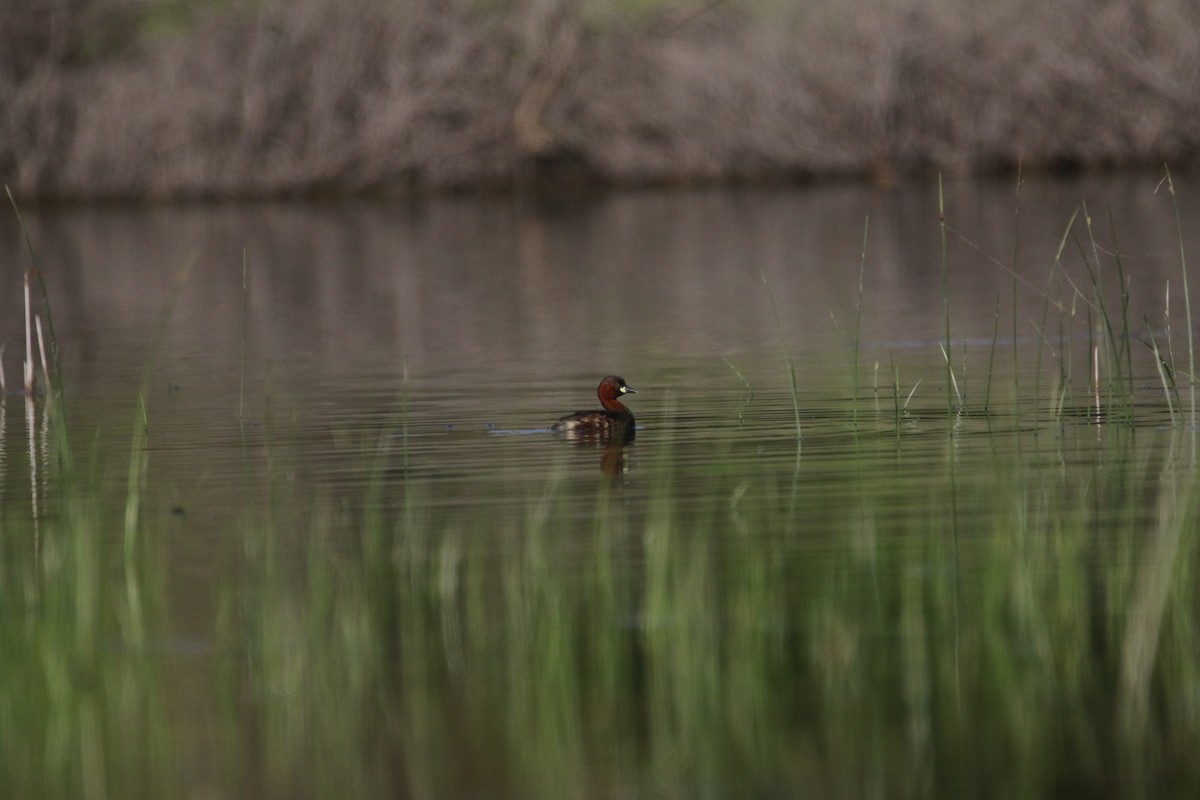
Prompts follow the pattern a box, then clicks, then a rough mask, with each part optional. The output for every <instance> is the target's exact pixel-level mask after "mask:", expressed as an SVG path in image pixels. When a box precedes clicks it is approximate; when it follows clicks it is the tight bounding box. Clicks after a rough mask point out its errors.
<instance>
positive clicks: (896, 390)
mask: <svg viewBox="0 0 1200 800" xmlns="http://www.w3.org/2000/svg"><path fill="white" fill-rule="evenodd" d="M888 358H889V360H890V361H891V365H892V406H893V408H894V409H895V417H894V418H893V420H892V422H893V425H894V426H895V428H896V447H897V452H899V446H900V370H899V369H897V368H896V358H895V356H892V355H890V354H889V355H888Z"/></svg>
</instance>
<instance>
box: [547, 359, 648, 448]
mask: <svg viewBox="0 0 1200 800" xmlns="http://www.w3.org/2000/svg"><path fill="white" fill-rule="evenodd" d="M596 394H597V396H599V398H600V405H602V406H604V410H603V411H576V412H575V413H574V414H572V415H570V416H569V417H563V418H562V419H560V420H559V421H558V422H556V423H554V427H553V428H552V430H555V431H558V432H559V433H563V434H566V435H567V437H568V438H573V439H582V440H587V441H597V442H599V441H605V440H608V439H610V438H619V439H622V440H623V441H626V442H628V441H632V440H633V433H634V426H633V412H631V411H630V410H629V409H628V408H626V407H625V406H624V405H622V404H621V401H620V400H618V399H617V398H618V397H620V396H621V395H623V394H636V392H634V390H633V389H630V388H629V387H628V386H627V385H626V384H625V379H624V378H618V377H617V376H616V375H609V376H608V377H607V378H605V379H604V380H602V381H600V387H599V388H598V389H596Z"/></svg>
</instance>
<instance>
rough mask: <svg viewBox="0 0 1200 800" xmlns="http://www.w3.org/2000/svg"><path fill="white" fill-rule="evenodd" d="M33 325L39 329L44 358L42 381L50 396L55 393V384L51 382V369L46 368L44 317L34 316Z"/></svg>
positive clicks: (39, 341)
mask: <svg viewBox="0 0 1200 800" xmlns="http://www.w3.org/2000/svg"><path fill="white" fill-rule="evenodd" d="M33 323H34V327H35V328H36V329H37V342H38V353H39V354H40V355H41V358H42V380H44V381H45V382H46V393H47V394H50V393H51V392H53V391H54V384H53V383H52V382H51V380H50V369H49V367H47V366H46V339H45V337H44V336H43V335H42V316H41V315H40V314H34V315H33Z"/></svg>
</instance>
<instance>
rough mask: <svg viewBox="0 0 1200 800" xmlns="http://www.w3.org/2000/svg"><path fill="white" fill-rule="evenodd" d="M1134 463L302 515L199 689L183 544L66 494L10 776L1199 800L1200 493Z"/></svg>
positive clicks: (314, 793) (253, 548)
mask: <svg viewBox="0 0 1200 800" xmlns="http://www.w3.org/2000/svg"><path fill="white" fill-rule="evenodd" d="M1164 435H1168V436H1170V437H1172V439H1175V438H1181V439H1182V438H1184V437H1186V436H1188V435H1190V433H1188V432H1178V431H1176V432H1170V433H1169V434H1164ZM1113 439H1114V442H1115V443H1114V444H1113V445H1112V446H1111V448H1110V449H1109V450H1108V451H1107V452H1106V454H1105V457H1104V459H1103V463H1097V464H1095V465H1094V466H1091V467H1088V468H1086V469H1083V470H1062V469H1058V468H1051V469H1042V468H1036V469H1035V468H1030V467H1029V466H1028V465H1023V464H1021V463H1018V462H1017V461H1015V460H1007V461H1004V462H1002V463H992V464H988V465H987V466H986V468H983V467H982V466H981V467H978V468H973V467H971V466H969V465H966V464H959V466H958V470H957V473H956V474H954V475H952V474H951V470H950V469H949V461H946V462H944V464H943V467H942V468H940V469H932V470H913V471H911V472H909V471H903V470H901V471H899V472H897V473H894V474H892V475H891V476H889V477H884V476H882V475H879V474H875V475H874V476H872V474H871V470H870V469H869V467H870V463H869V462H863V464H862V465H861V466H863V467H864V469H863V470H862V471H861V475H862V479H861V480H858V481H849V483H850V484H851V488H850V489H849V490H848V494H846V495H845V497H847V498H852V499H853V502H840V501H835V502H831V501H830V499H829V488H828V487H829V486H830V485H831V484H830V481H833V482H835V483H838V484H842V485H844V484H846V483H847V482H848V481H847V476H848V475H849V476H852V475H853V474H854V469H855V463H856V462H855V459H854V458H853V457H847V458H844V459H839V460H836V461H834V460H830V463H829V465H828V467H823V466H822V465H821V464H820V463H819V460H818V463H816V464H815V465H811V466H810V468H809V469H808V470H807V471H806V473H805V475H804V477H803V479H802V480H800V481H799V482H797V479H796V478H795V477H794V476H793V477H789V476H787V475H785V474H778V473H773V472H764V471H763V470H761V469H756V468H754V467H753V466H752V465H747V464H741V465H740V466H739V465H735V466H733V467H730V468H728V469H725V470H723V471H719V472H716V473H713V474H710V475H709V476H708V477H707V478H705V479H704V480H705V485H704V489H703V491H702V492H701V493H699V495H694V494H689V495H686V497H687V498H688V499H686V500H685V499H684V497H685V495H682V494H676V493H674V492H673V491H672V488H671V487H672V486H673V485H674V484H675V483H676V482H677V481H680V480H683V479H684V478H685V477H686V476H681V475H679V474H673V471H672V469H671V468H669V467H662V468H660V471H659V472H658V474H655V475H652V476H648V477H647V480H646V484H647V488H646V491H647V495H646V498H645V499H646V502H645V503H635V502H632V501H631V497H630V496H629V495H628V493H629V492H630V491H631V489H630V488H629V487H620V486H616V487H614V486H612V485H610V484H607V483H604V484H598V485H597V486H596V487H595V488H593V489H582V490H581V489H580V488H579V487H578V486H575V485H573V484H572V483H570V482H569V481H564V480H562V476H561V475H557V476H552V477H551V478H550V479H549V481H548V483H546V485H544V486H542V487H540V488H536V487H535V488H530V487H523V488H520V489H516V491H526V492H528V493H529V496H528V497H527V499H526V502H524V503H523V504H519V505H517V506H513V507H510V508H508V510H506V511H504V512H503V513H502V514H500V515H496V514H494V513H488V512H485V511H482V510H480V509H478V508H476V509H474V510H471V509H462V508H458V509H456V508H453V507H447V506H445V505H442V504H437V503H434V502H430V501H429V495H428V494H427V492H428V491H433V489H432V487H422V486H420V485H416V486H409V487H407V488H406V489H405V491H406V492H407V494H406V496H405V497H404V499H403V501H402V502H400V503H398V504H396V503H392V504H383V503H379V502H378V501H379V500H380V492H379V491H377V490H378V489H379V488H380V487H378V486H377V487H376V490H374V491H373V490H368V492H367V494H368V496H367V497H364V498H362V500H363V502H362V504H361V505H358V506H351V507H348V506H346V505H345V504H340V503H334V502H332V501H331V500H323V499H321V498H319V497H317V498H311V497H309V498H301V497H296V496H289V495H287V494H286V493H283V492H281V493H280V494H278V495H277V499H278V501H279V502H278V503H277V504H276V505H275V507H274V508H273V509H272V510H271V511H270V513H266V514H263V513H259V512H256V511H255V510H253V509H246V510H245V512H246V513H245V520H246V521H245V525H244V529H243V530H242V532H241V536H242V537H243V541H244V550H243V554H242V556H241V557H239V559H238V563H237V565H236V569H234V570H232V571H231V572H230V573H229V574H228V575H227V577H225V578H224V579H220V578H218V579H217V580H218V592H219V595H220V597H221V598H222V599H221V600H220V602H218V603H217V606H216V611H215V615H216V616H215V619H214V626H215V628H214V629H215V630H216V634H215V636H214V640H213V641H212V642H211V643H208V645H206V646H205V651H206V656H205V658H204V659H203V663H204V664H205V665H206V666H205V668H204V669H203V670H202V671H200V672H199V673H198V674H197V675H195V676H194V678H193V680H189V681H182V680H180V679H179V677H178V676H177V675H172V674H171V668H172V666H173V665H174V666H178V663H177V661H178V654H176V653H173V652H172V651H173V642H174V640H173V639H172V636H171V632H170V629H171V626H170V623H169V619H168V615H167V614H166V613H165V611H166V609H165V608H164V596H165V595H164V587H165V585H166V584H167V582H168V581H169V578H170V576H169V574H167V572H166V571H165V568H164V566H163V564H164V562H163V560H162V559H160V558H158V557H155V553H156V552H157V551H158V550H159V548H161V546H162V541H163V539H162V534H163V532H164V531H166V530H168V529H169V528H170V525H171V524H172V520H171V518H170V517H171V515H170V512H169V511H166V510H164V512H163V515H162V518H161V519H155V518H144V517H143V520H142V522H141V523H140V524H141V525H142V526H143V528H142V533H143V534H144V535H143V536H141V539H140V540H141V542H142V544H141V547H143V548H144V550H143V554H142V555H140V556H138V557H136V558H134V559H132V560H128V559H127V558H126V557H124V556H123V554H122V551H123V549H124V539H125V536H126V535H127V533H128V532H127V531H126V530H124V528H123V524H124V522H125V519H126V516H125V512H126V509H124V508H122V507H113V506H110V505H108V504H106V503H105V502H103V501H100V500H98V499H97V498H96V497H94V496H92V494H91V493H90V492H89V491H87V490H85V489H84V488H83V485H82V483H80V482H77V481H65V482H62V481H56V482H54V487H55V488H54V491H53V492H51V495H50V497H51V499H50V500H49V502H48V505H47V507H46V508H45V513H44V514H43V516H42V519H41V521H40V526H39V529H38V536H37V538H36V539H34V538H32V537H31V536H30V529H29V522H28V520H21V519H20V518H18V517H15V516H13V515H12V514H9V515H7V516H6V517H5V520H4V524H3V528H2V529H0V534H2V537H3V538H2V544H3V552H4V556H5V557H4V562H3V565H2V568H0V590H2V592H3V598H4V603H5V608H6V609H7V611H6V612H5V613H4V615H3V616H0V642H3V645H4V656H3V658H0V715H2V717H3V723H4V724H3V725H0V731H2V732H0V775H3V778H4V785H5V786H6V787H9V788H10V789H12V790H13V791H15V792H17V793H19V794H20V795H21V796H24V797H50V796H92V797H104V796H110V797H115V796H120V797H137V796H145V797H164V796H171V795H179V796H188V795H189V794H191V793H192V792H194V791H197V790H199V789H200V788H204V789H205V790H208V791H212V792H213V793H214V794H215V795H216V796H271V797H324V796H329V795H330V794H331V793H337V794H339V795H341V796H349V797H380V796H395V795H396V794H404V795H408V796H415V797H453V796H462V795H468V794H473V793H478V792H481V791H485V790H486V791H487V792H488V793H489V794H491V795H493V796H512V797H570V796H580V797H582V796H628V795H630V794H634V795H653V796H664V797H692V796H695V795H696V794H698V793H703V794H707V795H710V796H746V795H747V794H754V795H762V794H776V793H780V792H787V791H796V790H801V789H802V790H804V791H814V792H817V793H821V794H834V795H838V796H863V795H878V794H886V795H902V796H930V795H939V796H943V795H946V794H996V795H1003V796H1014V795H1019V796H1039V795H1050V794H1061V793H1062V792H1063V791H1073V792H1084V793H1088V794H1099V793H1104V792H1109V791H1114V792H1116V793H1118V794H1123V795H1138V794H1152V795H1155V796H1179V797H1184V796H1191V795H1194V793H1195V792H1196V791H1197V790H1198V789H1200V770H1198V769H1197V768H1196V765H1195V761H1194V759H1190V758H1188V757H1187V754H1189V753H1192V752H1195V750H1196V748H1197V746H1200V715H1198V713H1197V711H1198V708H1200V705H1198V704H1200V695H1197V693H1196V691H1195V687H1196V685H1197V677H1198V673H1200V630H1198V629H1197V627H1196V623H1195V609H1196V603H1197V593H1196V585H1195V578H1194V575H1195V564H1196V557H1197V551H1196V531H1197V528H1198V525H1197V523H1198V522H1200V520H1198V519H1197V501H1198V499H1200V493H1198V490H1197V483H1196V474H1195V471H1194V469H1193V468H1192V467H1191V466H1187V465H1186V463H1187V462H1186V459H1184V458H1182V457H1179V458H1177V457H1176V455H1175V454H1174V452H1173V451H1172V450H1170V449H1168V454H1167V456H1166V457H1160V456H1161V453H1160V454H1156V455H1150V456H1148V455H1146V454H1145V452H1144V451H1141V450H1138V449H1136V448H1134V446H1133V442H1134V439H1135V437H1134V436H1132V435H1125V436H1122V435H1114V436H1113ZM1181 444H1186V442H1181ZM1170 447H1174V445H1170V446H1169V448H1170ZM1187 449H1188V448H1187V447H1186V446H1185V447H1183V448H1182V450H1183V451H1186V450H1187ZM847 470H849V472H848V471H847ZM688 479H689V480H690V479H691V478H688ZM581 492H582V494H581ZM698 497H700V498H702V499H697V498H698ZM914 497H915V498H919V500H918V502H912V501H911V498H914ZM843 499H844V498H843ZM952 500H956V505H957V507H958V508H959V509H961V511H960V512H959V515H958V517H957V518H955V517H954V516H952V515H951V514H950V513H949V509H951V508H952V506H953V505H955V503H952V502H951V501H952ZM131 585H132V586H135V587H136V590H137V591H136V592H131V591H130V587H131ZM131 598H136V602H137V603H138V607H137V608H136V609H135V608H132V607H131V606H130V602H131ZM139 620H140V621H139ZM197 707H199V708H203V709H204V713H203V715H202V716H203V717H205V718H206V719H208V720H210V723H207V724H210V725H211V728H212V729H211V730H209V731H208V732H207V733H205V734H203V735H198V734H197V733H196V731H195V726H196V724H197V721H196V720H195V719H193V718H190V714H191V713H192V712H191V711H188V710H187V709H195V708H197ZM198 742H201V743H207V744H205V745H204V748H203V749H201V750H197V749H195V748H196V746H197V743H198ZM197 783H199V786H197Z"/></svg>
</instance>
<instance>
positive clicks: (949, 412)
mask: <svg viewBox="0 0 1200 800" xmlns="http://www.w3.org/2000/svg"><path fill="white" fill-rule="evenodd" d="M938 230H939V232H940V234H941V251H942V252H941V255H942V316H943V321H944V323H945V342H946V343H945V345H944V346H943V347H942V355H944V356H945V357H946V418H947V420H948V424H950V425H953V419H954V394H953V393H952V391H957V387H956V386H955V385H954V363H953V360H952V358H951V354H950V261H949V257H948V256H947V250H946V195H945V192H944V191H943V188H942V176H941V175H940V174H939V175H938ZM959 400H960V402H961V400H962V395H959Z"/></svg>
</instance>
